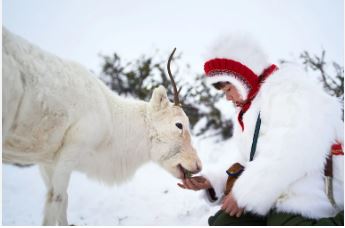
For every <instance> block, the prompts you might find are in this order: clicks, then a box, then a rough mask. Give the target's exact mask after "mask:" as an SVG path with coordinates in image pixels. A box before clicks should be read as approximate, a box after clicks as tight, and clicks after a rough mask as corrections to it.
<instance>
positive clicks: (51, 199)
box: [41, 159, 72, 225]
mask: <svg viewBox="0 0 345 228" xmlns="http://www.w3.org/2000/svg"><path fill="white" fill-rule="evenodd" d="M71 172H72V163H71V162H66V160H63V159H60V160H59V161H58V163H57V164H56V165H55V166H54V167H51V166H45V167H41V173H42V176H43V179H44V180H45V184H46V186H47V190H48V191H47V196H46V202H45V207H44V219H43V225H68V221H67V206H68V194H67V188H68V183H69V179H70V176H71Z"/></svg>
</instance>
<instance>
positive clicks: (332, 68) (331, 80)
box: [100, 50, 344, 140]
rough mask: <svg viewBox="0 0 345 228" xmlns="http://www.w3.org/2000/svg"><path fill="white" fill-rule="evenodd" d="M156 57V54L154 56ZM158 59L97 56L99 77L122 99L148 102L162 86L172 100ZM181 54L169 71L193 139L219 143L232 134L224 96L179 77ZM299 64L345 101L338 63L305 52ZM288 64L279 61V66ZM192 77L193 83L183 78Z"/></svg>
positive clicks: (201, 83) (199, 79) (164, 61)
mask: <svg viewBox="0 0 345 228" xmlns="http://www.w3.org/2000/svg"><path fill="white" fill-rule="evenodd" d="M157 56H158V54H157ZM157 56H144V55H143V56H141V57H139V58H138V59H134V60H132V61H129V62H123V61H122V59H121V57H120V56H119V55H118V54H116V53H114V54H113V55H112V56H106V55H100V57H101V59H102V72H101V75H100V78H101V80H103V81H104V82H105V83H106V84H107V85H108V86H109V88H110V89H112V90H113V91H115V92H117V93H118V94H119V95H122V96H130V97H133V98H138V99H141V100H146V101H148V100H149V99H150V97H151V93H152V90H153V88H155V87H157V86H159V85H163V86H164V87H165V88H167V92H168V97H169V98H170V100H173V90H172V85H171V82H170V79H169V77H168V75H167V71H166V64H167V59H159V58H157ZM181 59H182V54H181V53H179V54H178V55H177V56H176V57H175V58H174V59H173V61H172V64H171V68H172V73H173V75H174V78H175V81H176V85H177V88H180V87H182V90H181V92H180V100H181V103H182V107H183V109H184V111H185V112H186V114H187V115H188V117H189V120H190V124H191V128H192V132H193V133H194V135H196V136H205V137H210V136H220V138H221V139H222V140H225V139H228V138H230V137H231V136H232V134H233V122H232V120H231V119H230V117H229V116H225V115H224V114H222V112H221V110H220V109H219V108H217V107H216V103H217V102H218V101H219V99H224V98H223V95H222V94H221V93H219V92H217V91H216V90H214V89H210V87H209V86H208V85H207V84H206V83H205V80H204V76H203V75H202V74H198V75H182V73H181V72H184V70H185V69H188V68H189V65H188V64H186V65H182V64H181V62H182V61H181ZM299 60H300V62H299V63H300V64H303V65H304V66H305V70H306V71H312V75H315V77H318V80H319V81H320V83H322V84H323V87H324V89H325V91H326V92H327V93H329V94H330V95H332V96H336V97H338V98H339V100H340V102H342V103H343V101H344V67H343V66H341V65H340V64H339V63H336V62H330V61H328V60H326V51H324V50H323V51H322V53H321V54H319V55H316V54H310V53H309V52H307V51H304V52H303V53H301V55H300V59H299ZM286 63H289V61H288V60H280V64H286ZM192 76H194V77H195V80H194V82H193V83H190V82H188V81H187V80H185V79H184V77H188V78H192ZM197 125H198V127H195V126H197Z"/></svg>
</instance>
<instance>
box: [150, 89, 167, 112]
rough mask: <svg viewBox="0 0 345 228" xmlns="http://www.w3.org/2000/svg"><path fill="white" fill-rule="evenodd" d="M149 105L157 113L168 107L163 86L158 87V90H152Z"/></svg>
mask: <svg viewBox="0 0 345 228" xmlns="http://www.w3.org/2000/svg"><path fill="white" fill-rule="evenodd" d="M150 105H151V106H152V107H153V109H154V110H157V111H158V110H161V109H164V108H166V107H167V106H168V105H169V99H168V96H167V91H166V90H165V88H164V87H163V86H159V87H158V88H155V89H154V90H153V93H152V97H151V100H150Z"/></svg>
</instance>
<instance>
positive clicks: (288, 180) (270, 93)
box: [205, 66, 344, 218]
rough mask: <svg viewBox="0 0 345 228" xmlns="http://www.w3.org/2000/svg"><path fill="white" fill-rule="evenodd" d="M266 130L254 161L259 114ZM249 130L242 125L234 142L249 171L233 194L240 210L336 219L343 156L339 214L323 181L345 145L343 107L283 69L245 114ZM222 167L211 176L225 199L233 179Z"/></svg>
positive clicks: (295, 71)
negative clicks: (335, 147)
mask: <svg viewBox="0 0 345 228" xmlns="http://www.w3.org/2000/svg"><path fill="white" fill-rule="evenodd" d="M259 111H260V113H261V119H262V124H261V129H260V134H259V138H258V144H257V150H256V154H255V157H254V160H253V161H252V162H249V154H250V149H251V144H252V140H253V135H254V128H255V124H256V120H257V116H258V113H259ZM244 125H245V126H244V131H243V132H242V130H241V128H240V126H239V124H238V123H237V121H236V124H235V132H234V141H235V142H237V143H238V151H229V153H234V154H233V156H232V157H233V159H232V160H231V161H228V167H229V166H230V165H231V164H233V163H235V162H240V163H241V164H243V165H245V171H244V172H243V173H242V175H241V176H240V177H239V179H238V180H237V181H236V182H235V185H234V187H233V190H232V193H233V195H234V197H235V199H236V201H237V202H238V205H239V206H240V207H244V208H245V209H246V210H247V211H251V212H253V213H256V214H259V215H266V214H267V213H268V212H269V210H270V209H273V208H275V209H276V210H277V211H283V212H289V213H297V214H301V215H303V216H305V217H308V218H321V217H328V216H334V215H335V214H336V212H338V211H339V210H343V207H344V196H343V194H344V188H343V176H344V174H343V173H344V163H343V161H344V160H343V156H335V157H334V158H333V163H334V165H333V166H334V167H333V172H334V181H333V188H334V196H335V201H336V203H337V206H338V209H334V208H333V207H332V206H331V204H330V202H329V200H328V199H327V196H326V193H325V183H324V177H323V171H324V165H325V162H326V156H327V155H328V154H329V152H330V148H331V145H332V144H333V143H335V141H338V142H341V143H342V144H343V122H342V121H341V106H340V102H338V101H337V100H336V99H334V98H333V97H330V96H329V95H327V94H326V93H325V92H324V91H323V89H322V88H321V86H320V85H319V84H317V83H316V82H314V81H313V80H311V79H310V78H308V77H307V76H306V75H305V73H304V72H303V70H301V69H299V68H297V67H294V66H282V67H281V68H280V69H279V70H278V71H277V72H276V73H274V74H273V75H271V76H270V77H269V78H268V79H267V81H266V82H265V83H264V84H263V86H262V89H261V90H260V92H259V94H258V96H257V97H256V98H255V100H254V101H253V104H252V106H251V108H250V109H249V110H248V111H247V112H246V114H245V115H244ZM228 167H222V169H220V170H218V174H216V171H215V170H212V171H209V172H208V173H207V172H206V173H205V175H206V176H207V177H208V178H209V179H210V181H211V183H212V184H213V186H214V188H215V190H216V192H217V195H218V196H222V194H223V191H224V188H225V183H226V179H227V175H226V173H225V170H226V169H227V168H228Z"/></svg>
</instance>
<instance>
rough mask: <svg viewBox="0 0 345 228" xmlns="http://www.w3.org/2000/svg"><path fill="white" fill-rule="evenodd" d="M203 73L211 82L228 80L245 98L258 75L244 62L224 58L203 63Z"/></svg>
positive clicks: (256, 82)
mask: <svg viewBox="0 0 345 228" xmlns="http://www.w3.org/2000/svg"><path fill="white" fill-rule="evenodd" d="M204 70H205V74H206V76H207V78H208V81H209V82H210V83H212V84H214V83H217V82H224V81H225V82H230V83H231V84H233V85H234V86H235V87H236V88H237V89H238V91H239V93H240V95H241V96H242V98H243V99H246V98H247V96H248V93H249V91H250V90H252V89H253V88H254V87H256V86H257V84H258V82H259V81H258V75H256V74H255V73H254V72H253V71H252V70H251V69H249V68H248V67H247V66H245V65H244V64H242V63H240V62H238V61H235V60H232V59H225V58H215V59H211V60H209V61H207V62H206V63H205V65H204Z"/></svg>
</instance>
